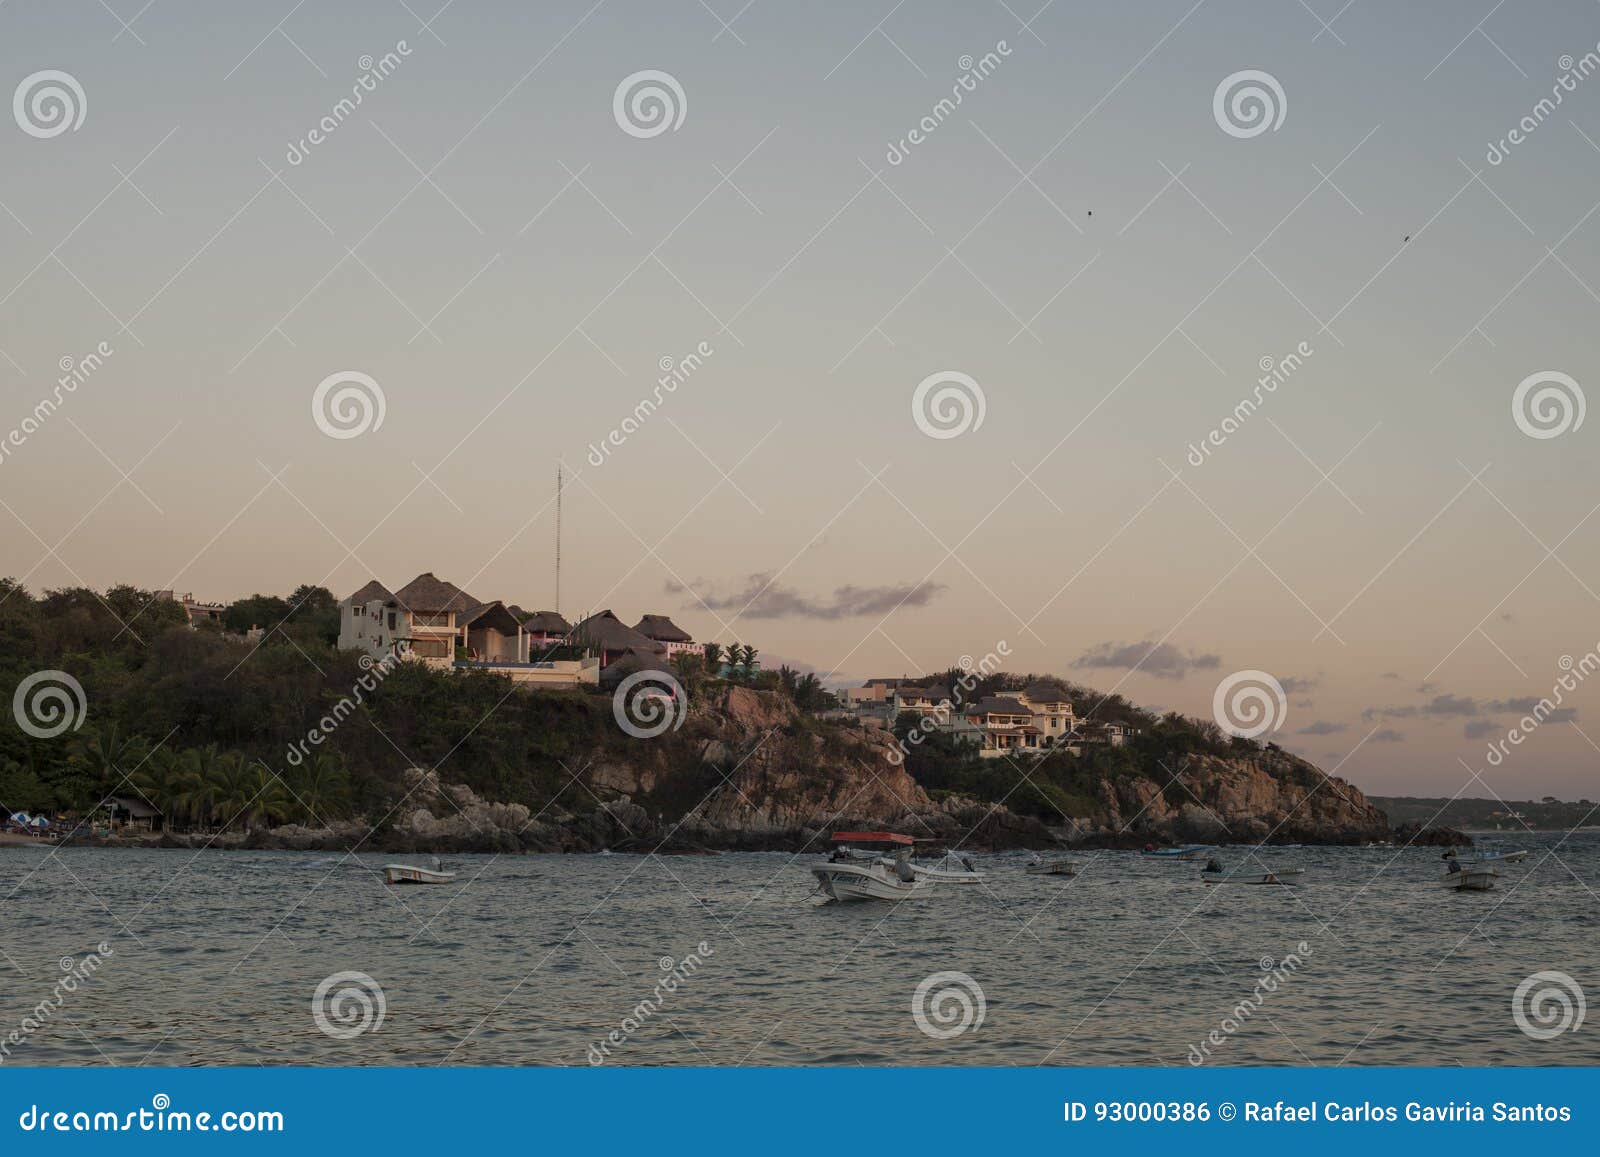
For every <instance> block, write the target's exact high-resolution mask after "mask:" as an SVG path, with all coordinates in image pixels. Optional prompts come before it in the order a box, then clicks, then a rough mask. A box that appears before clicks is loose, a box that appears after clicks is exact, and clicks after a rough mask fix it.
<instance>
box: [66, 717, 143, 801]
mask: <svg viewBox="0 0 1600 1157" xmlns="http://www.w3.org/2000/svg"><path fill="white" fill-rule="evenodd" d="M143 747H144V741H143V740H141V739H139V738H137V737H135V736H129V735H127V734H125V733H124V732H123V731H122V729H121V726H120V725H119V724H116V723H113V724H112V725H111V726H110V727H106V728H98V727H97V728H94V729H93V730H91V731H90V732H89V733H88V734H87V735H85V736H84V737H83V738H82V739H81V740H79V742H78V744H77V748H78V751H77V754H78V755H79V756H80V757H81V758H82V759H83V760H84V762H85V763H86V764H87V765H88V768H89V772H90V774H91V775H93V776H94V777H95V778H96V779H97V780H98V781H99V783H100V785H101V787H102V788H103V789H105V790H107V791H110V790H114V789H115V788H116V787H117V785H118V784H120V783H121V782H122V779H123V777H124V776H125V775H127V774H128V772H129V771H131V770H132V769H133V767H134V766H135V765H136V764H137V763H138V762H139V757H140V754H141V750H142V748H143Z"/></svg>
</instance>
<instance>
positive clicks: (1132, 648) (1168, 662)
mask: <svg viewBox="0 0 1600 1157" xmlns="http://www.w3.org/2000/svg"><path fill="white" fill-rule="evenodd" d="M1072 665H1073V666H1074V667H1076V668H1078V669H1080V670H1084V669H1094V668H1109V669H1111V670H1115V671H1131V670H1133V669H1134V668H1136V667H1137V668H1138V669H1139V670H1141V671H1143V672H1144V673H1145V674H1147V675H1154V676H1155V677H1156V678H1157V679H1182V678H1183V677H1184V676H1185V675H1187V674H1188V673H1189V672H1190V671H1199V670H1204V669H1207V668H1213V667H1220V666H1221V665H1222V657H1221V656H1220V655H1197V654H1195V653H1194V652H1193V651H1187V652H1186V651H1184V650H1183V649H1182V648H1180V647H1175V646H1173V645H1172V644H1171V643H1153V642H1144V643H1101V644H1100V645H1099V646H1097V647H1091V648H1090V649H1089V650H1087V651H1085V652H1084V653H1083V654H1082V655H1080V656H1078V658H1077V659H1076V660H1074V661H1073V664H1072Z"/></svg>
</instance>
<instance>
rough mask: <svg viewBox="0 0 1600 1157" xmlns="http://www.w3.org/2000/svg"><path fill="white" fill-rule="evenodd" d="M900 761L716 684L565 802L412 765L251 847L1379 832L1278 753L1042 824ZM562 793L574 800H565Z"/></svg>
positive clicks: (1308, 770)
mask: <svg viewBox="0 0 1600 1157" xmlns="http://www.w3.org/2000/svg"><path fill="white" fill-rule="evenodd" d="M898 754H899V752H898V748H897V745H896V743H895V740H894V738H893V736H891V735H890V734H889V733H887V732H886V731H883V730H881V729H862V728H857V727H848V726H840V725H835V724H831V723H822V722H820V721H817V720H815V719H811V718H806V717H802V715H801V714H800V712H799V711H798V710H797V709H796V708H795V706H794V704H793V703H792V702H791V701H790V700H789V699H788V698H787V697H786V696H784V695H782V694H779V693H776V692H767V691H755V690H751V689H749V688H745V687H729V688H725V689H723V690H722V691H721V692H719V693H718V694H717V695H716V696H715V697H714V698H712V699H710V700H709V701H706V700H702V701H700V702H698V703H697V704H696V705H695V708H694V710H692V711H691V712H690V713H689V715H688V718H687V719H686V720H685V721H684V723H683V725H682V727H681V728H679V729H676V730H673V731H669V732H667V733H666V734H664V735H661V736H659V737H656V738H653V739H638V740H629V741H627V742H624V743H610V744H608V745H606V746H604V747H603V748H600V749H598V750H597V752H596V754H595V755H594V756H593V758H592V759H591V760H590V761H589V762H588V763H587V764H584V765H583V766H582V767H581V768H579V769H577V776H576V779H577V781H578V782H577V786H576V787H575V788H574V789H573V790H572V791H569V792H568V793H567V795H566V796H564V797H563V798H564V799H565V800H566V801H567V803H568V806H567V807H562V806H558V805H557V804H555V803H553V802H552V803H550V804H547V805H546V806H544V807H543V808H542V809H538V808H530V807H528V806H526V805H524V804H520V803H496V802H492V801H488V800H484V799H482V798H480V797H479V796H478V795H477V794H476V793H475V792H473V791H472V790H471V789H470V788H468V787H466V786H464V785H462V784H458V783H449V782H442V781H441V780H440V779H439V777H438V776H437V775H436V774H435V773H432V772H423V771H420V770H417V771H412V772H409V773H407V777H406V782H405V787H406V791H407V794H406V798H405V801H404V805H403V806H402V807H401V808H400V809H399V810H398V812H397V813H396V819H395V820H394V821H393V822H392V824H390V825H388V826H385V827H384V828H383V829H382V830H380V831H378V832H376V833H372V834H371V835H370V836H369V835H368V832H369V829H368V828H366V827H365V826H364V825H362V824H361V823H359V822H352V823H350V824H346V825H342V827H343V828H347V829H348V830H340V831H324V830H314V829H306V828H297V827H289V828H278V829H274V830H273V831H271V832H257V833H255V834H253V835H252V836H250V837H248V838H247V840H246V842H247V843H248V844H249V845H250V846H257V847H293V848H324V847H326V848H338V849H343V848H348V847H349V846H350V845H351V844H352V843H354V842H356V841H361V840H363V839H364V842H363V844H362V846H363V847H364V848H366V849H369V850H373V851H433V852H446V851H501V852H517V851H596V850H599V849H601V848H611V849H614V850H618V851H654V850H661V851H664V852H693V851H701V850H710V849H743V850H769V851H782V850H791V851H797V850H800V849H802V848H807V847H810V848H816V847H819V846H822V845H824V844H825V843H826V841H827V838H828V835H829V834H830V833H831V832H833V831H836V830H841V829H851V828H869V829H888V830H892V831H900V832H906V833H908V834H910V835H913V836H917V837H926V838H938V839H944V840H949V841H952V842H955V841H959V842H960V844H961V845H962V846H963V847H965V848H970V849H975V850H1003V849H1008V848H1021V847H1032V848H1044V847H1050V846H1055V845H1060V844H1062V843H1067V844H1072V845H1082V846H1099V847H1138V846H1141V845H1143V844H1145V843H1152V842H1153V843H1158V844H1163V843H1172V842H1204V843H1257V842H1261V841H1271V842H1275V843H1335V844H1337V843H1360V842H1365V841H1368V840H1373V839H1380V838H1385V837H1386V836H1387V835H1388V832H1389V825H1388V822H1387V820H1386V819H1385V817H1384V816H1383V814H1382V813H1381V812H1379V811H1378V809H1377V808H1375V807H1373V806H1372V805H1371V804H1370V803H1368V802H1367V799H1366V797H1365V796H1363V795H1362V794H1361V792H1360V791H1358V790H1356V789H1355V788H1354V787H1352V786H1351V785H1350V784H1349V783H1347V782H1345V781H1344V780H1342V779H1335V778H1330V777H1328V776H1325V775H1324V774H1323V773H1322V772H1321V771H1319V770H1317V769H1316V768H1315V767H1313V766H1312V765H1311V764H1309V763H1307V762H1305V761H1304V760H1301V759H1298V758H1296V757H1295V756H1292V755H1289V754H1288V753H1287V752H1283V751H1279V750H1277V749H1275V748H1266V749H1252V750H1251V751H1250V752H1249V753H1247V754H1246V753H1240V754H1237V755H1235V754H1230V755H1228V756H1226V757H1220V756H1215V755H1186V756H1182V757H1181V758H1179V759H1177V760H1174V761H1172V762H1168V761H1166V760H1160V761H1156V760H1154V759H1152V760H1150V762H1151V763H1152V764H1153V766H1151V767H1148V768H1146V767H1143V766H1140V765H1139V761H1138V760H1130V761H1128V763H1129V765H1130V766H1133V767H1135V768H1137V770H1134V771H1126V770H1124V771H1122V772H1119V773H1117V774H1115V775H1106V776H1103V777H1101V778H1099V779H1098V780H1097V781H1095V782H1094V783H1093V785H1092V787H1091V788H1089V793H1090V794H1089V795H1087V796H1085V795H1084V794H1083V793H1082V792H1081V791H1079V792H1078V793H1077V794H1076V795H1075V796H1074V798H1075V799H1077V800H1078V801H1080V802H1079V806H1076V807H1074V809H1073V810H1074V811H1076V812H1078V813H1079V814H1076V815H1073V816H1071V817H1067V816H1063V815H1060V814H1059V813H1055V812H1053V811H1050V810H1049V809H1048V808H1041V809H1039V811H1040V814H1042V815H1044V816H1045V819H1044V820H1043V821H1041V820H1040V819H1038V818H1034V816H1031V815H1024V814H1018V813H1017V812H1015V811H1013V810H1011V809H1010V808H1008V807H1006V806H1005V805H1004V803H989V802H982V801H979V800H975V799H970V798H964V797H962V796H960V795H954V794H949V793H939V794H938V798H935V797H934V796H931V795H930V794H929V793H928V792H927V791H925V790H924V789H923V787H922V786H921V785H920V784H918V783H917V781H916V780H915V779H913V778H912V777H911V775H910V774H908V773H907V771H906V770H905V768H904V766H902V764H901V762H900V760H899V759H898V758H897V756H898ZM1167 767H1172V768H1174V769H1175V770H1176V775H1174V774H1172V773H1170V772H1168V770H1167ZM1001 770H1005V769H1001ZM578 788H581V790H578ZM1024 790H1026V789H1024ZM1012 798H1013V800H1014V801H1015V800H1016V795H1013V797H1012ZM1030 798H1031V799H1033V800H1034V801H1035V802H1037V797H1036V796H1033V795H1031V794H1030ZM574 799H580V800H582V804H581V805H580V806H577V807H573V806H571V805H572V801H573V800H574ZM1084 801H1087V806H1083V802H1084ZM591 805H592V806H591ZM180 838H181V837H180Z"/></svg>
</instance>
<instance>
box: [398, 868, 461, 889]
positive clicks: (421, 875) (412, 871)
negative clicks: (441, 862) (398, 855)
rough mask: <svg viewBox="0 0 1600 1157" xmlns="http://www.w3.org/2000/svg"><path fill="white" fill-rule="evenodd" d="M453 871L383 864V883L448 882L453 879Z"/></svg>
mask: <svg viewBox="0 0 1600 1157" xmlns="http://www.w3.org/2000/svg"><path fill="white" fill-rule="evenodd" d="M455 878H456V874H455V873H454V872H435V871H433V870H431V869H429V868H414V867H412V866H411V865H410V864H385V865H384V866H383V882H384V883H385V884H448V883H451V882H452V881H454V880H455Z"/></svg>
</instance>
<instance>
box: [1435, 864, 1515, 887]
mask: <svg viewBox="0 0 1600 1157" xmlns="http://www.w3.org/2000/svg"><path fill="white" fill-rule="evenodd" d="M1499 878H1500V869H1499V868H1497V867H1495V866H1494V865H1493V864H1471V863H1465V864H1463V863H1455V862H1452V863H1451V864H1450V867H1449V869H1448V870H1447V871H1446V872H1445V874H1444V876H1443V877H1442V878H1441V879H1440V880H1439V883H1440V885H1441V886H1443V887H1445V888H1448V889H1449V890H1450V891H1452V892H1487V891H1489V890H1490V889H1491V888H1493V887H1494V883H1495V881H1496V880H1498V879H1499Z"/></svg>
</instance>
